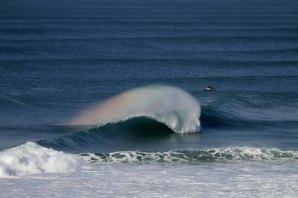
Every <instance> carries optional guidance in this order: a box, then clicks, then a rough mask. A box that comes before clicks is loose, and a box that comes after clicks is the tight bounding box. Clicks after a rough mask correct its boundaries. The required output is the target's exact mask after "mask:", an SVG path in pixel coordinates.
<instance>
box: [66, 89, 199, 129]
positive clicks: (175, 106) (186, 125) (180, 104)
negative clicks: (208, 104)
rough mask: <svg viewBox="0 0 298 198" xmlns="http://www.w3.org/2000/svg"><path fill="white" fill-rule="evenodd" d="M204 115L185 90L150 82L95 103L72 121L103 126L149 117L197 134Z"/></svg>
mask: <svg viewBox="0 0 298 198" xmlns="http://www.w3.org/2000/svg"><path fill="white" fill-rule="evenodd" d="M200 114H201V108H200V105H199V103H198V101H197V100H196V99H195V98H194V97H192V96H191V95H190V94H188V93H187V92H185V91H184V90H182V89H180V88H177V87H172V86H166V85H150V86H145V87H140V88H136V89H132V90H129V91H126V92H124V93H121V94H119V95H116V96H114V97H112V98H110V99H108V100H106V101H105V102H103V103H100V104H97V105H93V106H92V107H90V108H88V109H87V110H84V111H83V112H82V113H80V114H79V115H78V116H76V117H74V118H73V119H72V120H71V121H70V122H69V123H68V124H69V125H79V126H103V125H106V124H108V123H117V122H124V121H127V120H129V119H132V118H136V117H147V118H150V119H154V120H156V121H158V122H161V123H163V124H165V125H166V126H168V127H169V128H170V129H172V130H173V131H175V132H176V133H193V132H198V131H199V130H200V120H199V118H200Z"/></svg>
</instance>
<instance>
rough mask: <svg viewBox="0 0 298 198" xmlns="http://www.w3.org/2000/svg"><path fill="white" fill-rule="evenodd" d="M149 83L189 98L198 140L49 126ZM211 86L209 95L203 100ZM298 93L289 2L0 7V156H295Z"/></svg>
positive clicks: (132, 130)
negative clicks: (201, 152)
mask: <svg viewBox="0 0 298 198" xmlns="http://www.w3.org/2000/svg"><path fill="white" fill-rule="evenodd" d="M147 84H166V85H172V86H177V87H180V88H182V89H184V90H186V91H187V92H189V93H190V94H191V95H193V96H194V97H195V98H196V99H197V100H198V101H199V102H200V104H201V107H202V116H201V118H200V120H201V124H202V129H201V131H200V132H199V133H197V134H183V135H181V134H176V133H174V132H173V131H169V130H168V129H165V128H164V127H165V126H163V125H162V124H159V123H156V122H154V121H148V122H149V124H148V122H146V123H145V124H144V123H143V121H141V122H140V124H137V126H135V125H134V124H133V125H132V126H131V124H129V123H126V124H125V123H124V124H114V125H112V126H110V125H109V126H105V127H101V128H97V129H90V130H88V131H87V133H86V131H76V130H74V129H72V128H67V127H63V126H57V125H55V124H57V123H60V122H63V121H67V120H69V119H70V118H71V117H73V116H74V115H76V114H77V113H78V112H80V111H81V110H82V109H84V108H85V107H87V106H89V105H90V104H93V103H95V102H98V101H102V100H104V99H106V98H109V97H111V96H113V95H115V94H118V93H120V92H122V91H125V90H128V89H131V88H135V87H138V86H143V85H147ZM208 84H213V85H215V87H216V91H215V92H204V91H203V89H204V88H205V87H206V86H207V85H208ZM297 85H298V2H297V1H294V0H271V1H267V0H262V1H259V0H258V1H257V0H247V1H237V0H224V1H214V0H210V1H203V0H197V1H194V0H187V1H185V0H174V1H168V0H153V1H144V0H138V1H136V0H125V1H122V0H112V1H111V0H109V1H108V0H99V1H87V0H73V1H67V0H63V1H55V0H54V1H44V0H41V1H35V0H26V1H20V0H11V1H1V2H0V112H1V113H0V149H5V148H9V147H13V146H16V145H19V144H22V143H24V142H27V141H34V142H38V143H39V144H41V145H43V146H47V147H52V148H55V149H58V150H63V151H67V152H72V153H82V152H110V151H116V150H117V151H119V150H141V151H142V150H145V151H160V150H172V149H195V148H210V147H229V146H254V147H276V148H282V149H295V150H297V149H298V146H297V145H298V130H297V129H298V89H297ZM137 121H138V120H137ZM151 122H152V123H151Z"/></svg>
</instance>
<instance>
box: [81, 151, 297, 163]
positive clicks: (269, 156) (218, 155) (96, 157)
mask: <svg viewBox="0 0 298 198" xmlns="http://www.w3.org/2000/svg"><path fill="white" fill-rule="evenodd" d="M81 155H82V156H85V157H87V158H89V160H91V161H97V162H144V161H148V162H152V161H153V162H170V163H172V162H189V163H199V162H221V161H258V160H279V159H286V160H297V159H298V151H294V150H281V149H277V148H267V149H266V148H255V147H226V148H214V149H203V150H177V151H167V152H138V151H121V152H113V153H95V154H90V153H85V154H81Z"/></svg>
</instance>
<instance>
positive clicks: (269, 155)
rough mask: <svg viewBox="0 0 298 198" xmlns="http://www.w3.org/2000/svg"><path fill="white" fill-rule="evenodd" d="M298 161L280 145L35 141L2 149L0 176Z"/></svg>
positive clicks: (295, 154)
mask: <svg viewBox="0 0 298 198" xmlns="http://www.w3.org/2000/svg"><path fill="white" fill-rule="evenodd" d="M261 160H263V161H264V160H265V161H266V160H267V161H271V160H274V161H277V160H298V151H295V150H281V149H277V148H256V147H224V148H210V149H201V150H175V151H165V152H142V151H120V152H111V153H81V154H67V153H63V152H61V151H56V150H54V149H50V148H45V147H43V146H40V145H38V144H37V143H34V142H27V143H25V144H22V145H20V146H17V147H14V148H10V149H6V150H3V151H1V152H0V178H1V177H2V178H6V177H19V176H25V175H33V174H43V173H63V172H70V171H77V170H81V169H84V168H89V167H90V165H92V164H93V163H121V162H124V163H191V164H196V163H198V164H199V163H211V162H218V163H220V162H245V161H261Z"/></svg>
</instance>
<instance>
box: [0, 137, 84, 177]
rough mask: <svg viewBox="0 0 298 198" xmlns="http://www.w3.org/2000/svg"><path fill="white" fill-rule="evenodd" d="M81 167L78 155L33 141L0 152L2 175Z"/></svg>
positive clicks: (8, 175)
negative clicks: (49, 147)
mask: <svg viewBox="0 0 298 198" xmlns="http://www.w3.org/2000/svg"><path fill="white" fill-rule="evenodd" d="M79 167H80V163H79V161H78V160H77V156H75V155H71V154H65V153H63V152H61V151H56V150H54V149H48V148H45V147H42V146H39V145H38V144H36V143H33V142H27V143H25V144H23V145H20V146H17V147H14V148H11V149H7V150H4V151H1V152H0V177H10V176H22V175H31V174H40V173H49V172H68V171H74V170H76V169H78V168H79Z"/></svg>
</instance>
